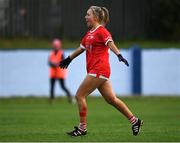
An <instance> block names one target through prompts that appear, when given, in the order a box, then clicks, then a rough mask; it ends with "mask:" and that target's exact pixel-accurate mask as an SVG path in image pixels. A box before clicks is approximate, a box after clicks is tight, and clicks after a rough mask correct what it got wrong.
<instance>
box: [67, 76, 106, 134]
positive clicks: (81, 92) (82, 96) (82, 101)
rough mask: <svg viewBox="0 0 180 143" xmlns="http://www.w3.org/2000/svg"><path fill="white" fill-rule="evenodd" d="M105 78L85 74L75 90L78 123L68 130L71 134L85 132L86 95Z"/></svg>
mask: <svg viewBox="0 0 180 143" xmlns="http://www.w3.org/2000/svg"><path fill="white" fill-rule="evenodd" d="M104 81H105V80H104V79H99V78H96V77H93V76H90V75H87V76H86V77H85V79H84V81H83V82H82V83H81V85H80V87H79V88H78V90H77V92H76V100H77V104H78V109H79V117H80V123H79V126H78V127H75V130H73V131H71V132H69V133H68V134H69V135H71V136H81V135H85V134H86V132H87V131H86V126H87V121H86V116H87V103H86V97H87V96H88V95H89V94H90V93H92V92H93V91H94V90H95V89H96V88H98V87H99V86H100V85H101V84H102V83H103V82H104Z"/></svg>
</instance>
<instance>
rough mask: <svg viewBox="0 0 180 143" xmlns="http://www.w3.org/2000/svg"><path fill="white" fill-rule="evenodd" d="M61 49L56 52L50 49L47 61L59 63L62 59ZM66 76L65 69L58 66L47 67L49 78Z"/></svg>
mask: <svg viewBox="0 0 180 143" xmlns="http://www.w3.org/2000/svg"><path fill="white" fill-rule="evenodd" d="M62 55H63V51H61V50H58V51H57V53H56V52H55V51H54V50H52V51H51V52H50V56H49V62H51V63H54V64H59V62H60V61H61V60H62ZM66 76H67V70H66V69H61V68H59V66H57V67H50V69H49V77H50V78H62V79H65V78H66Z"/></svg>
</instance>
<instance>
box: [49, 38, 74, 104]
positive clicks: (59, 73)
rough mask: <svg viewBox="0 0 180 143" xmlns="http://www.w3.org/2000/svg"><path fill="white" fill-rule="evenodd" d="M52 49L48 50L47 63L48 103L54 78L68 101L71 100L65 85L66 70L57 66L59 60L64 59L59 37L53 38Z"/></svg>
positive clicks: (52, 95) (52, 97) (52, 93)
mask: <svg viewBox="0 0 180 143" xmlns="http://www.w3.org/2000/svg"><path fill="white" fill-rule="evenodd" d="M52 48H53V49H52V50H51V51H50V55H49V59H48V64H49V78H50V97H49V101H50V103H51V102H52V101H53V99H54V86H55V82H56V80H57V81H58V82H59V84H60V86H61V88H62V89H63V91H64V92H65V93H66V96H67V98H68V102H69V103H71V102H72V95H71V93H70V92H69V90H68V89H67V87H66V86H65V79H66V77H67V70H64V69H61V68H59V62H60V61H61V60H63V59H64V53H63V50H62V42H61V40H60V39H54V40H53V42H52Z"/></svg>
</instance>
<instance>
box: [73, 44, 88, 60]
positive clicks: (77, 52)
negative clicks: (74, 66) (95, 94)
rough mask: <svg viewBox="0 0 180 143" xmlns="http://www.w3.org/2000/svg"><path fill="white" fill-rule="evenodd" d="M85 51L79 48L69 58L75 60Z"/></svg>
mask: <svg viewBox="0 0 180 143" xmlns="http://www.w3.org/2000/svg"><path fill="white" fill-rule="evenodd" d="M84 51H85V50H84V49H82V48H81V47H78V48H77V49H76V50H75V51H74V52H73V53H72V54H71V55H69V58H70V59H71V60H73V59H74V58H76V57H77V56H79V55H80V54H82V53H83V52H84Z"/></svg>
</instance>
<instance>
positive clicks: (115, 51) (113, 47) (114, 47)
mask: <svg viewBox="0 0 180 143" xmlns="http://www.w3.org/2000/svg"><path fill="white" fill-rule="evenodd" d="M107 46H108V47H109V48H110V49H111V50H112V51H113V53H114V54H116V55H117V57H118V59H119V61H120V62H124V63H125V64H126V65H127V66H129V63H128V61H127V60H126V59H125V58H124V57H123V56H122V55H121V53H120V51H119V49H118V48H117V47H116V45H115V44H114V42H113V41H109V42H108V43H107Z"/></svg>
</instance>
